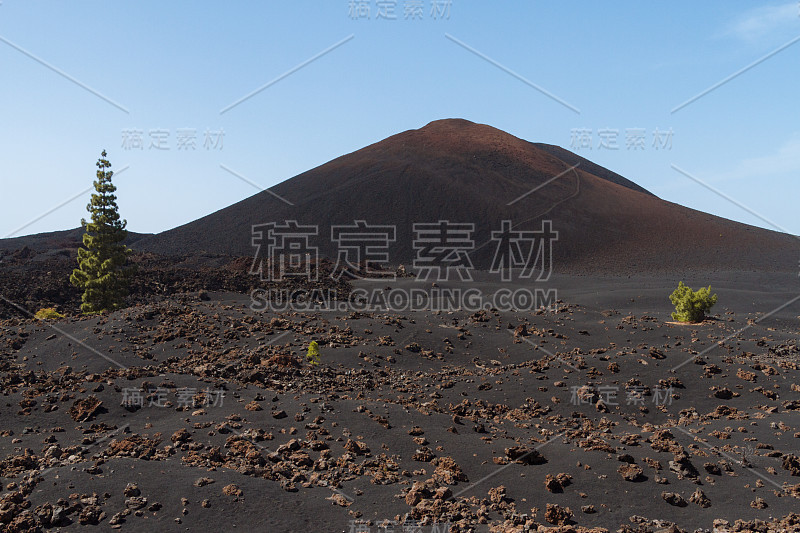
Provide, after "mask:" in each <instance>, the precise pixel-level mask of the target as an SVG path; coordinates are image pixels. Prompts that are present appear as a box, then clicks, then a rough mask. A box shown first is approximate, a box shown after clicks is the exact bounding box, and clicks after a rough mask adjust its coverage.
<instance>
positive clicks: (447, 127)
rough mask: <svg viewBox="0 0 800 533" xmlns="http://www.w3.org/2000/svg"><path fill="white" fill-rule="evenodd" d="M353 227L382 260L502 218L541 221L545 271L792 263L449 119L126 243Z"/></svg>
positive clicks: (214, 241) (625, 187) (326, 242)
mask: <svg viewBox="0 0 800 533" xmlns="http://www.w3.org/2000/svg"><path fill="white" fill-rule="evenodd" d="M575 164H579V166H578V167H577V168H576V169H575V170H571V171H568V172H566V173H565V171H566V170H567V169H569V168H570V167H571V166H573V165H575ZM560 174H561V176H560V177H559V178H557V179H554V180H553V179H552V178H554V177H555V176H558V175H560ZM550 180H552V181H550ZM532 190H535V192H531V191H532ZM272 192H274V193H275V194H277V195H279V196H280V197H282V198H284V199H286V200H288V201H289V202H291V203H292V204H294V205H289V204H287V203H285V202H283V201H282V200H280V199H279V198H276V196H275V195H273V194H272ZM526 194H527V195H526ZM523 196H524V197H523ZM520 197H522V198H520ZM358 219H363V220H366V221H367V223H370V224H393V225H396V226H397V242H396V243H395V244H394V245H393V246H392V249H391V258H392V261H393V262H394V263H410V262H411V260H412V259H413V257H414V255H415V252H414V250H413V248H412V239H413V234H412V224H413V223H414V222H435V221H437V220H450V221H453V222H472V223H475V225H476V232H475V241H476V243H477V244H482V243H485V242H487V241H489V239H490V232H491V231H492V230H497V229H499V228H500V223H501V221H502V220H504V219H509V220H512V221H513V223H514V224H515V227H516V228H518V229H537V228H538V227H539V225H540V221H541V220H543V219H551V220H552V221H553V228H554V229H555V230H556V231H558V232H559V234H560V238H559V241H558V242H557V243H556V246H555V266H556V269H557V270H559V269H564V270H573V271H574V270H592V271H609V273H612V272H614V271H637V270H640V271H645V270H648V271H649V270H671V269H676V268H684V267H686V266H687V265H694V266H696V267H698V268H704V269H705V268H709V269H735V270H741V269H747V270H749V269H760V270H790V269H793V268H795V266H796V261H797V257H798V256H800V241H798V240H797V239H796V238H795V237H793V236H789V235H784V234H780V233H776V232H772V231H767V230H763V229H759V228H755V227H752V226H747V225H744V224H739V223H735V222H732V221H729V220H726V219H722V218H719V217H715V216H712V215H709V214H706V213H702V212H698V211H695V210H692V209H688V208H685V207H682V206H679V205H676V204H673V203H670V202H666V201H663V200H661V199H659V198H657V197H655V196H653V195H652V194H650V193H649V192H647V191H646V190H644V189H642V188H641V187H639V186H638V185H636V184H634V183H633V182H630V181H629V180H627V179H625V178H623V177H622V176H619V175H617V174H615V173H613V172H611V171H609V170H607V169H604V168H602V167H600V166H598V165H595V164H594V163H591V162H590V161H587V160H585V159H583V158H581V157H579V156H577V155H575V154H572V153H571V152H569V151H567V150H564V149H562V148H558V147H554V146H550V145H541V144H539V145H537V144H533V143H530V142H527V141H524V140H522V139H519V138H517V137H514V136H512V135H509V134H507V133H505V132H502V131H500V130H497V129H495V128H492V127H490V126H486V125H480V124H474V123H472V122H469V121H466V120H456V119H454V120H440V121H436V122H432V123H430V124H428V125H427V126H425V127H423V128H421V129H418V130H410V131H406V132H403V133H400V134H397V135H394V136H392V137H389V138H387V139H385V140H383V141H380V142H378V143H375V144H373V145H370V146H367V147H365V148H363V149H361V150H358V151H356V152H353V153H351V154H348V155H345V156H342V157H339V158H337V159H334V160H333V161H330V162H329V163H326V164H324V165H322V166H320V167H317V168H315V169H312V170H309V171H307V172H305V173H303V174H300V175H299V176H296V177H294V178H291V179H289V180H287V181H285V182H283V183H280V184H278V185H276V186H275V187H273V188H272V189H271V191H265V192H262V193H259V194H256V195H255V196H252V197H250V198H247V199H246V200H243V201H241V202H238V203H236V204H234V205H231V206H229V207H227V208H225V209H222V210H220V211H218V212H216V213H213V214H210V215H208V216H206V217H203V218H201V219H199V220H196V221H194V222H191V223H189V224H186V225H184V226H181V227H178V228H175V229H173V230H170V231H166V232H164V233H161V234H158V235H155V236H153V237H149V238H144V239H142V240H140V241H139V242H137V243H136V244H135V245H134V246H135V247H136V248H141V249H145V250H151V251H155V252H160V253H192V252H197V251H206V252H212V253H228V254H236V255H251V254H252V253H253V248H252V245H251V226H252V225H254V224H259V223H265V222H279V223H283V221H285V220H297V221H298V222H301V223H305V224H317V225H319V227H320V236H321V238H320V239H319V240H318V241H317V244H318V245H319V246H320V249H321V252H322V253H324V254H326V255H331V256H332V255H333V254H334V253H335V247H334V245H333V244H332V243H331V242H330V238H329V237H330V226H331V225H335V224H352V223H353V221H354V220H358ZM492 254H493V247H492V246H484V247H483V248H481V249H479V250H477V251H476V252H475V253H474V254H473V261H474V262H475V264H476V266H480V267H486V266H487V265H488V264H489V262H490V261H491V257H492Z"/></svg>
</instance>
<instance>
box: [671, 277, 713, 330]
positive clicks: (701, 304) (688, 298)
mask: <svg viewBox="0 0 800 533" xmlns="http://www.w3.org/2000/svg"><path fill="white" fill-rule="evenodd" d="M669 301H670V302H672V305H674V306H675V312H674V313H672V318H673V319H674V320H677V321H679V322H702V321H703V319H704V318H705V317H706V311H708V310H710V309H711V308H712V307H714V305H715V304H716V303H717V295H716V294H714V295H713V296H712V295H711V286H710V285H709V286H708V287H701V288H699V289H697V290H696V291H693V290H692V289H691V287H688V286H686V285H684V284H683V282H682V281H681V282H679V283H678V288H677V289H675V291H673V293H672V294H670V296H669Z"/></svg>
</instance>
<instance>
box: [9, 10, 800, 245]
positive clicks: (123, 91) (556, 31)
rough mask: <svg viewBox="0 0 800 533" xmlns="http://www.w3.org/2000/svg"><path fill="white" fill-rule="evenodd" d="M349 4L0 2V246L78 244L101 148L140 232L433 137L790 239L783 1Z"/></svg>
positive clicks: (791, 160) (790, 135)
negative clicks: (571, 169)
mask: <svg viewBox="0 0 800 533" xmlns="http://www.w3.org/2000/svg"><path fill="white" fill-rule="evenodd" d="M352 3H354V2H351V1H350V0H325V1H324V2H323V1H315V2H312V1H309V0H297V1H294V2H236V3H234V2H199V1H193V2H188V1H183V2H177V1H176V2H150V1H137V2H91V1H80V2H70V3H66V2H53V1H47V2H43V1H36V0H2V1H1V2H0V39H2V41H0V69H1V71H2V80H3V83H1V84H0V117H2V121H1V122H0V124H1V125H0V191H2V212H1V213H2V214H0V237H6V236H8V235H10V234H14V235H25V234H30V233H39V232H43V231H52V230H59V229H67V228H72V227H76V226H78V224H79V221H80V219H81V218H82V217H84V216H86V212H85V205H86V202H87V200H88V196H89V193H88V192H86V193H85V194H82V192H83V191H85V190H86V189H87V188H88V187H90V186H91V181H92V180H93V179H94V172H95V166H94V163H95V161H96V159H97V157H98V156H99V153H100V151H101V150H102V149H103V148H105V149H106V150H108V152H109V158H110V160H111V162H112V164H113V168H114V169H115V170H117V171H119V170H120V169H123V168H124V169H125V170H124V171H123V172H121V173H119V174H118V175H117V176H116V178H115V182H116V184H117V186H118V188H119V192H118V195H119V205H120V210H121V213H122V216H123V217H124V218H126V219H127V220H128V227H129V229H130V230H132V231H139V232H158V231H162V230H166V229H169V228H172V227H175V226H177V225H180V224H183V223H186V222H189V221H191V220H194V219H196V218H199V217H201V216H203V215H205V214H208V213H210V212H213V211H216V210H218V209H221V208H223V207H225V206H227V205H230V204H232V203H234V202H237V201H239V200H242V199H244V198H246V197H248V196H251V195H252V194H254V193H256V192H258V189H257V188H256V187H255V186H254V185H253V184H256V185H257V186H260V187H270V186H272V185H274V184H276V183H279V182H280V181H283V180H285V179H288V178H290V177H292V176H294V175H296V174H299V173H301V172H303V171H305V170H308V169H310V168H313V167H315V166H318V165H320V164H322V163H325V162H326V161H329V160H330V159H333V158H335V157H338V156H340V155H343V154H345V153H348V152H351V151H354V150H356V149H359V148H361V147H363V146H365V145H368V144H371V143H373V142H376V141H378V140H380V139H382V138H385V137H388V136H390V135H392V134H395V133H398V132H400V131H404V130H407V129H412V128H419V127H422V126H424V125H425V124H427V123H428V122H430V121H432V120H436V119H440V118H452V117H460V118H466V119H468V120H472V121H474V122H480V123H485V124H490V125H492V126H495V127H497V128H500V129H502V130H505V131H507V132H509V133H512V134H514V135H516V136H518V137H521V138H524V139H527V140H530V141H535V142H546V143H551V144H557V145H560V146H563V147H565V148H568V149H571V150H573V151H575V152H577V153H579V154H580V155H582V156H584V157H587V158H589V159H591V160H593V161H595V162H597V163H599V164H601V165H603V166H606V167H608V168H610V169H612V170H614V171H616V172H618V173H620V174H622V175H624V176H625V177H627V178H629V179H631V180H633V181H635V182H637V183H639V184H640V185H642V186H643V187H645V188H647V189H649V190H650V191H652V192H654V193H655V194H657V195H658V196H660V197H662V198H664V199H666V200H669V201H672V202H676V203H680V204H683V205H686V206H689V207H693V208H696V209H700V210H703V211H707V212H710V213H713V214H716V215H720V216H723V217H727V218H731V219H734V220H738V221H742V222H746V223H750V224H754V225H757V226H762V227H769V228H771V229H775V228H774V227H772V226H771V225H770V223H773V224H775V225H776V226H778V227H780V228H783V229H784V230H785V231H788V232H790V233H793V234H800V220H798V217H797V216H795V213H796V212H797V208H796V205H795V204H796V201H797V198H798V193H800V181H798V177H799V176H800V122H799V121H798V119H799V118H800V105H798V104H800V97H798V94H799V93H798V79H800V68H798V67H800V42H793V39H796V38H798V36H800V4H798V2H797V1H794V2H790V3H785V2H776V3H760V4H755V3H753V2H742V1H732V0H725V1H705V2H688V1H680V2H658V3H656V2H613V3H611V2H602V3H601V2H590V1H575V2H569V3H567V2H556V1H552V2H533V1H517V2H515V1H506V2H502V3H501V2H496V3H494V2H493V3H490V2H478V1H474V0H473V1H468V0H452V1H451V2H446V1H441V0H437V3H438V7H439V9H440V10H441V11H445V13H442V12H438V13H437V14H436V16H434V14H433V13H432V9H433V0H423V1H422V2H417V4H419V3H421V4H422V12H421V13H419V12H418V11H416V12H415V5H416V4H415V2H411V1H408V2H407V1H406V0H397V1H396V2H384V3H385V4H387V5H389V6H391V5H394V10H393V12H394V16H395V17H396V18H395V19H393V20H392V19H390V18H386V16H387V15H388V16H389V17H390V16H391V15H392V13H391V12H390V11H388V12H384V13H383V15H384V16H382V17H380V18H379V11H380V10H381V6H380V4H381V2H380V1H378V0H371V1H368V2H357V3H360V4H363V5H366V6H369V14H368V16H367V13H366V12H365V11H361V12H353V11H351V8H352V7H353V6H351V4H352ZM407 8H408V9H410V10H411V11H410V13H411V14H412V16H410V17H409V18H408V19H406V17H405V14H406V13H405V12H406V9H407ZM359 14H360V15H363V16H358V15H359ZM448 36H449V37H448ZM789 43H791V44H789ZM336 45H338V46H336ZM787 45H788V46H787ZM781 47H783V49H781ZM468 48H469V49H468ZM470 49H471V50H472V51H470ZM779 49H780V50H779ZM777 50H779V51H777ZM325 51H327V53H324V54H322V52H325ZM776 51H777V52H776ZM321 54H322V55H321ZM479 55H481V56H483V57H479ZM314 57H317V59H315V60H314V61H311V62H308V60H309V59H311V58H314ZM762 59H763V60H762ZM760 60H761V61H760ZM304 63H306V64H305V66H302V68H299V69H298V68H297V67H298V66H300V65H303V64H304ZM754 63H757V64H755V65H754ZM748 66H750V67H751V68H749V69H746V68H747V67H748ZM743 69H746V70H744V71H743ZM292 71H293V72H292ZM509 71H511V72H513V73H515V74H516V75H517V76H514V75H512V74H511V73H510V72H509ZM288 72H291V73H290V74H289V75H287V76H285V77H283V78H281V76H282V75H283V74H285V73H288ZM737 73H738V75H736V76H734V77H733V78H732V79H729V81H727V82H726V83H722V84H721V85H719V84H720V82H722V81H724V80H726V79H728V78H730V77H731V76H733V75H734V74H737ZM520 78H522V79H520ZM276 79H277V81H275V80H276ZM273 81H274V83H273V84H271V85H270V86H269V87H266V88H264V89H263V90H262V91H260V92H258V93H257V94H255V95H253V96H252V97H250V98H248V99H245V100H244V101H241V103H239V104H238V105H235V106H233V107H230V106H231V105H232V104H234V103H236V102H239V101H240V100H242V98H244V97H245V96H247V95H249V94H251V93H253V92H254V91H257V90H258V89H259V88H262V87H264V86H265V85H267V84H269V83H270V82H273ZM717 85H719V86H718V87H716V88H715V89H714V90H712V91H710V92H708V93H707V94H705V95H704V96H702V97H700V98H698V99H696V100H694V101H692V102H691V103H689V104H688V105H686V106H685V107H682V108H680V109H678V110H675V109H676V107H678V106H680V105H681V104H683V103H685V102H687V101H688V100H690V99H692V98H693V97H695V96H696V95H698V94H701V93H703V92H704V91H706V90H707V89H709V88H712V87H714V86H717ZM222 110H225V112H221V111H222ZM578 111H579V112H578ZM656 130H658V131H659V132H661V135H660V136H659V137H658V139H659V141H660V142H656V135H655V134H656ZM138 132H141V133H138ZM641 135H644V138H643V139H644V140H643V144H641V145H639V147H638V148H637V149H632V148H629V147H627V143H628V140H629V139H634V138H641ZM137 137H138V138H139V139H141V142H142V143H143V147H142V149H139V148H137V147H136V144H135V142H134V141H135V140H136V139H137ZM159 139H160V140H159ZM192 139H194V148H192V147H191V141H192ZM603 139H608V140H610V141H612V142H610V144H611V148H609V147H604V146H601V143H602V141H603ZM613 139H616V145H617V148H616V149H613V145H614V142H613ZM159 143H160V145H161V148H162V149H159V148H158V147H157V146H158V145H159ZM587 144H590V145H591V148H589V147H588V146H586V145H587ZM182 147H183V148H182ZM676 168H677V169H679V170H680V171H683V172H685V173H686V174H689V176H691V177H688V176H686V175H684V174H683V173H681V172H680V171H679V170H676ZM226 169H229V170H230V171H229V170H226ZM231 171H232V172H234V173H236V174H238V175H239V176H240V177H237V176H236V175H234V174H232V173H231ZM242 178H244V179H242ZM247 181H250V182H252V183H253V184H250V183H247ZM700 182H702V183H704V184H706V185H707V187H706V186H703V185H702V184H701V183H700ZM710 189H715V190H716V191H718V192H719V194H717V193H716V192H713V191H712V190H710ZM725 197H727V198H725ZM72 198H75V199H74V200H72V201H71V202H67V200H70V199H72ZM62 204H63V205H62ZM737 204H740V205H737ZM57 206H61V207H59V208H58V209H55V210H53V208H55V207H57ZM50 211H52V212H50ZM751 212H753V213H757V214H758V215H760V216H761V217H762V218H763V219H767V220H768V221H769V222H767V221H765V220H763V219H762V218H758V217H757V216H755V215H753V214H751ZM46 213H47V214H46ZM45 214H46V216H43V215H45ZM37 219H38V220H37ZM34 220H35V222H34Z"/></svg>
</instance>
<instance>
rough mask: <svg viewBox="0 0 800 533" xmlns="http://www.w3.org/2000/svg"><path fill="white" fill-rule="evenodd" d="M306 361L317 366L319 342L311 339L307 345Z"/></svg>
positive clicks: (318, 361)
mask: <svg viewBox="0 0 800 533" xmlns="http://www.w3.org/2000/svg"><path fill="white" fill-rule="evenodd" d="M306 361H308V362H309V364H311V365H312V366H317V365H318V364H319V363H320V355H319V344H317V341H311V344H309V345H308V353H307V354H306Z"/></svg>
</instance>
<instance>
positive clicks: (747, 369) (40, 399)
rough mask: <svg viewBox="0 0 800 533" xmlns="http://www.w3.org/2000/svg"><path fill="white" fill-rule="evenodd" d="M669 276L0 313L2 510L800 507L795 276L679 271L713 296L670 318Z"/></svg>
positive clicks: (129, 520) (47, 514)
mask: <svg viewBox="0 0 800 533" xmlns="http://www.w3.org/2000/svg"><path fill="white" fill-rule="evenodd" d="M220 268H223V267H220ZM677 279H678V278H676V279H674V280H673V279H666V278H665V277H663V276H661V277H657V278H656V277H642V278H638V279H637V278H624V279H622V278H617V279H615V278H610V277H609V278H599V277H588V276H582V277H581V276H572V277H562V278H554V279H553V280H552V281H551V284H552V285H553V286H555V287H557V288H558V291H559V298H560V301H559V303H558V305H557V306H556V307H555V309H552V310H549V311H542V310H538V311H524V312H522V311H498V310H496V309H487V310H483V311H479V312H467V311H455V312H420V311H415V312H410V311H409V312H398V311H385V310H384V311H369V312H366V311H365V312H355V311H351V310H341V311H318V312H304V313H298V312H291V311H287V312H281V313H275V312H255V311H252V310H251V309H250V298H249V296H247V294H245V293H244V292H245V291H238V292H236V291H233V290H231V289H229V288H226V289H225V290H224V291H219V290H217V291H215V290H214V288H215V287H208V286H189V287H187V290H185V291H181V290H179V289H180V286H178V288H177V289H175V290H169V291H165V292H164V293H163V294H160V295H159V294H153V295H150V296H148V297H146V298H145V297H142V298H141V300H139V301H134V302H133V305H132V306H131V307H129V308H127V309H124V310H121V311H118V312H115V313H112V314H110V315H108V316H102V317H81V316H78V315H77V314H74V313H72V312H71V310H70V309H71V308H67V309H62V310H63V311H67V314H69V315H70V316H67V317H66V318H63V319H58V320H54V321H37V320H34V319H31V318H29V317H25V316H19V315H17V316H11V315H12V314H11V313H8V315H7V318H5V319H4V320H2V321H0V381H2V391H3V397H2V401H1V402H0V420H2V424H0V478H2V480H1V481H2V492H0V526H1V527H2V528H4V530H5V531H12V532H22V531H38V530H44V531H46V530H54V531H56V530H63V531H71V530H76V529H78V528H82V527H85V526H87V525H95V526H96V527H98V528H100V529H103V530H105V529H108V528H114V529H121V530H123V531H153V530H157V531H193V530H204V531H231V530H245V531H251V530H252V531H337V532H338V531H344V532H349V531H362V532H368V531H375V532H377V531H380V532H384V531H392V529H390V526H392V525H393V526H394V531H404V529H402V528H403V527H405V528H406V529H405V531H423V532H425V533H428V532H432V531H444V530H445V529H444V528H445V527H449V528H450V529H449V530H450V531H453V532H456V531H498V532H505V531H509V532H510V531H526V530H527V531H561V532H568V531H606V530H607V531H626V532H647V531H673V532H674V531H695V530H698V529H699V530H703V531H706V530H707V531H711V530H712V529H713V528H716V530H717V531H764V532H766V531H800V515H797V514H793V512H795V511H797V510H798V509H800V505H798V504H799V503H800V501H798V498H800V366H798V365H800V346H798V342H797V334H798V321H797V316H796V315H797V314H798V312H797V311H798V307H800V306H799V305H798V303H797V302H796V301H794V302H793V303H791V304H789V305H784V304H786V303H787V302H790V301H792V299H793V298H795V297H796V288H797V287H796V284H797V280H796V278H794V277H790V276H788V275H786V276H781V275H778V274H774V275H770V276H766V275H759V274H734V273H711V274H708V275H707V276H703V277H698V279H695V280H692V279H686V280H685V281H687V282H688V283H689V284H690V285H692V284H694V285H698V284H699V283H706V282H708V283H712V285H713V286H714V289H715V290H716V292H718V293H719V302H720V303H719V305H718V306H717V308H715V309H714V313H715V316H714V317H712V319H709V320H707V321H705V322H704V323H702V324H697V325H680V324H674V323H671V319H670V317H669V311H670V308H669V302H668V300H667V298H666V296H667V295H668V294H669V292H670V291H671V290H672V288H674V286H676V285H677ZM198 283H202V280H201V281H200V282H198ZM411 283H415V282H414V281H411V280H406V279H399V280H397V281H395V282H387V283H385V284H381V286H382V287H384V285H385V288H384V290H386V291H387V292H390V291H392V290H401V289H403V288H407V287H408V286H409V284H411ZM429 286H430V283H428V284H427V285H426V287H429ZM471 286H473V287H475V286H477V287H479V288H481V289H482V290H485V291H491V290H493V286H491V284H489V283H482V282H480V281H478V282H475V283H473V284H472V285H471ZM199 289H202V290H204V291H207V292H204V293H203V294H202V295H201V294H200V293H198V292H197V291H198V290H199ZM189 291H191V292H189ZM34 301H35V303H38V302H39V301H38V300H34ZM782 305H783V307H782V308H780V309H779V310H778V311H776V312H774V313H770V312H772V311H773V310H775V309H778V308H779V307H781V306H782ZM67 307H68V306H67ZM312 340H316V341H317V342H318V343H319V345H320V351H321V364H320V365H319V366H313V365H310V364H308V363H307V362H306V361H305V358H304V355H305V353H306V348H307V346H308V344H309V342H310V341H312ZM411 526H414V527H417V528H418V529H410V528H411Z"/></svg>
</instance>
